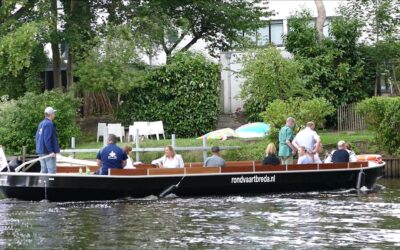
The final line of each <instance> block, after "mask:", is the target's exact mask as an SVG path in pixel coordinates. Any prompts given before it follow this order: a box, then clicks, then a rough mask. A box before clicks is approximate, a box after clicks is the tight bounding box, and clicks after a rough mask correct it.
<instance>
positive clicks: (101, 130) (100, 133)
mask: <svg viewBox="0 0 400 250" xmlns="http://www.w3.org/2000/svg"><path fill="white" fill-rule="evenodd" d="M105 136H107V123H97V142H99V139H100V137H103V141H104V140H106V138H105Z"/></svg>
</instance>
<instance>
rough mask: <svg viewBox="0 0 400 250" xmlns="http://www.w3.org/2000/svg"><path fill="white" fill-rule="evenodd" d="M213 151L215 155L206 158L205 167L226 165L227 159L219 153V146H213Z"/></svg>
mask: <svg viewBox="0 0 400 250" xmlns="http://www.w3.org/2000/svg"><path fill="white" fill-rule="evenodd" d="M211 152H212V154H213V155H212V156H210V157H208V158H207V159H206V161H205V162H204V167H225V160H224V159H222V157H221V155H220V154H219V147H218V146H214V147H212V148H211Z"/></svg>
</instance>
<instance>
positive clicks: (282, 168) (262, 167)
mask: <svg viewBox="0 0 400 250" xmlns="http://www.w3.org/2000/svg"><path fill="white" fill-rule="evenodd" d="M255 171H256V172H265V171H267V172H268V171H271V172H272V171H286V166H285V165H262V164H256V165H255Z"/></svg>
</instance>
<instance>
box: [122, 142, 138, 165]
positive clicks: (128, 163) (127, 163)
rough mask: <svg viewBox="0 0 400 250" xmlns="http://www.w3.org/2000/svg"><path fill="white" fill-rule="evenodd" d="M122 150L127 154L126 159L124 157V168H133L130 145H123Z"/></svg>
mask: <svg viewBox="0 0 400 250" xmlns="http://www.w3.org/2000/svg"><path fill="white" fill-rule="evenodd" d="M124 151H125V153H126V155H127V156H128V159H126V165H125V167H124V169H135V166H133V161H132V147H131V146H125V147H124Z"/></svg>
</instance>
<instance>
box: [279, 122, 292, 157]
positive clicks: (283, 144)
mask: <svg viewBox="0 0 400 250" xmlns="http://www.w3.org/2000/svg"><path fill="white" fill-rule="evenodd" d="M295 125H296V120H295V119H294V118H292V117H289V118H287V119H286V125H285V126H283V127H282V128H281V130H280V131H279V152H278V156H279V158H280V159H281V161H282V164H293V155H295V154H296V151H297V150H296V148H295V147H294V146H293V144H292V140H293V137H294V135H293V129H294V126H295Z"/></svg>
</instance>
